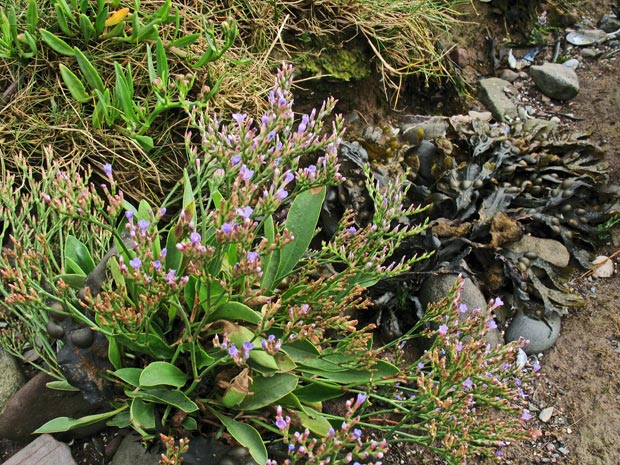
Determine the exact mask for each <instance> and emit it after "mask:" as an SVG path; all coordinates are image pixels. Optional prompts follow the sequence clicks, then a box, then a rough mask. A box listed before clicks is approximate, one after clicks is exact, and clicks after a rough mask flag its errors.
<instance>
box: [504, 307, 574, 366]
mask: <svg viewBox="0 0 620 465" xmlns="http://www.w3.org/2000/svg"><path fill="white" fill-rule="evenodd" d="M561 324H562V319H561V318H560V316H559V315H558V314H557V313H555V312H552V313H551V315H549V316H547V317H545V319H544V320H537V319H535V318H531V317H529V316H527V315H525V314H524V313H523V311H521V310H517V314H516V315H515V317H514V318H513V320H512V322H511V323H510V326H508V329H507V330H506V336H505V337H506V341H516V340H518V339H519V338H520V337H522V338H524V339H526V340H528V341H529V342H528V343H527V344H526V345H525V346H524V347H523V350H524V351H525V353H526V354H528V355H530V354H537V353H539V352H544V351H545V350H547V349H548V348H550V347H551V346H553V344H555V341H557V340H558V336H559V335H560V327H561Z"/></svg>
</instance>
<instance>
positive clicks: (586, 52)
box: [581, 48, 603, 58]
mask: <svg viewBox="0 0 620 465" xmlns="http://www.w3.org/2000/svg"><path fill="white" fill-rule="evenodd" d="M602 53H603V52H601V51H600V50H597V49H595V48H584V49H582V50H581V56H582V57H584V58H596V57H598V56H601V54H602Z"/></svg>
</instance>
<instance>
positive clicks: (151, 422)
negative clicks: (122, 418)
mask: <svg viewBox="0 0 620 465" xmlns="http://www.w3.org/2000/svg"><path fill="white" fill-rule="evenodd" d="M129 415H130V418H131V423H133V424H134V425H136V426H137V427H139V428H141V429H145V430H148V429H154V428H155V406H154V405H153V404H151V403H148V402H145V401H143V400H142V399H138V398H134V399H133V400H132V401H131V408H130V410H129Z"/></svg>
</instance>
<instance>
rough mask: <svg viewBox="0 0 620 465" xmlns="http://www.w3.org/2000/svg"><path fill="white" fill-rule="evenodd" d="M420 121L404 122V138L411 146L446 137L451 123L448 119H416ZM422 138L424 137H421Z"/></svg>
mask: <svg viewBox="0 0 620 465" xmlns="http://www.w3.org/2000/svg"><path fill="white" fill-rule="evenodd" d="M415 119H417V120H418V121H410V122H409V121H403V124H402V125H401V127H400V130H401V133H402V137H403V139H404V140H406V141H407V142H408V143H409V144H411V145H417V144H419V143H420V142H421V141H422V140H433V139H437V138H438V137H445V135H446V133H447V131H448V127H449V122H448V119H447V118H443V117H439V116H433V117H430V118H429V117H416V118H415ZM420 136H422V137H420Z"/></svg>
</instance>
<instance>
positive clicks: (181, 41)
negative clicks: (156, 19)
mask: <svg viewBox="0 0 620 465" xmlns="http://www.w3.org/2000/svg"><path fill="white" fill-rule="evenodd" d="M199 38H200V34H189V35H186V36H183V37H179V38H178V39H175V40H173V41H171V42H170V43H168V47H176V48H185V47H189V46H190V45H192V44H193V43H194V42H196V41H197V40H198V39H199Z"/></svg>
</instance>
